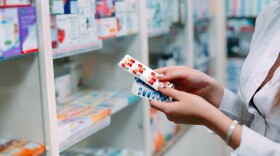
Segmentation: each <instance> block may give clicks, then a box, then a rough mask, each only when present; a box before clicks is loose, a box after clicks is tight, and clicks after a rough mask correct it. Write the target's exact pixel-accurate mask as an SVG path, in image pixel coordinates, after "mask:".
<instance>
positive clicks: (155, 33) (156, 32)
mask: <svg viewBox="0 0 280 156" xmlns="http://www.w3.org/2000/svg"><path fill="white" fill-rule="evenodd" d="M169 32H170V30H169V28H162V29H153V30H149V38H152V37H158V36H162V35H166V34H168V33H169Z"/></svg>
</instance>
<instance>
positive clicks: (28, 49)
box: [18, 7, 38, 54]
mask: <svg viewBox="0 0 280 156" xmlns="http://www.w3.org/2000/svg"><path fill="white" fill-rule="evenodd" d="M18 17H19V25H20V40H21V49H22V50H21V53H22V54H29V53H33V52H37V51H38V43H37V25H36V13H35V8H34V7H25V8H19V9H18Z"/></svg>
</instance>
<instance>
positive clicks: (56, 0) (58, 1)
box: [49, 0, 64, 15]
mask: <svg viewBox="0 0 280 156" xmlns="http://www.w3.org/2000/svg"><path fill="white" fill-rule="evenodd" d="M49 2H50V12H51V14H52V15H57V14H64V3H63V0H49Z"/></svg>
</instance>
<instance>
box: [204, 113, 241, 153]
mask: <svg viewBox="0 0 280 156" xmlns="http://www.w3.org/2000/svg"><path fill="white" fill-rule="evenodd" d="M211 112H212V113H211ZM205 121H206V123H205V126H207V127H208V128H209V129H211V130H213V131H214V132H215V133H216V134H218V135H219V136H220V137H221V138H222V139H223V140H225V139H226V136H227V133H228V130H229V128H230V126H231V124H232V123H233V120H231V119H230V118H228V117H227V116H226V115H224V114H223V113H222V112H220V111H219V110H217V109H216V108H212V109H211V111H209V113H207V114H205ZM241 135H242V126H240V125H237V126H236V128H235V129H234V131H233V134H232V136H231V138H230V146H231V147H232V148H233V149H236V148H238V147H239V145H240V142H241Z"/></svg>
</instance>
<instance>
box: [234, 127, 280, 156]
mask: <svg viewBox="0 0 280 156" xmlns="http://www.w3.org/2000/svg"><path fill="white" fill-rule="evenodd" d="M252 155H253V156H279V155H280V144H279V143H275V142H273V141H271V140H269V139H267V138H266V137H264V136H262V135H260V134H258V133H257V132H255V131H253V130H251V129H249V128H248V127H246V126H243V129H242V136H241V143H240V146H239V147H238V148H237V149H236V150H235V151H233V153H231V156H252Z"/></svg>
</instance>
